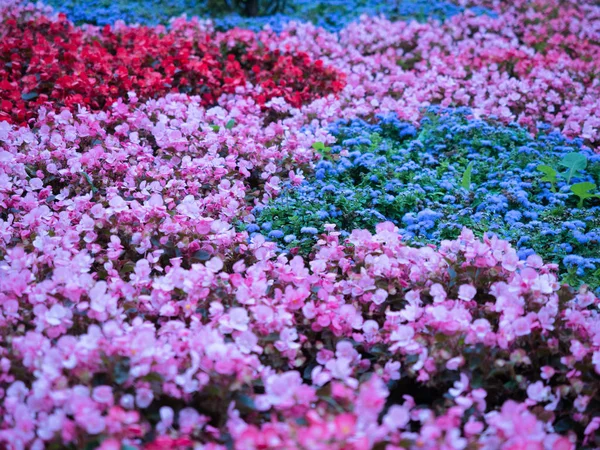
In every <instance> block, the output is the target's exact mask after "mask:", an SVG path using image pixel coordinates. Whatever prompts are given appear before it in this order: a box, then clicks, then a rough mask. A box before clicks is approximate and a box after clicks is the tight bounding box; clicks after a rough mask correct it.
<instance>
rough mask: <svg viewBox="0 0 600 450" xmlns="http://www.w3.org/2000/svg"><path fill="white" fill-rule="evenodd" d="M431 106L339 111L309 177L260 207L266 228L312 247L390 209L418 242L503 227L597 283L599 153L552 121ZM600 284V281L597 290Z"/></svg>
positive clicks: (524, 246)
mask: <svg viewBox="0 0 600 450" xmlns="http://www.w3.org/2000/svg"><path fill="white" fill-rule="evenodd" d="M468 117H469V112H468V111H460V110H450V111H441V112H440V111H434V110H431V112H430V114H429V115H428V116H427V117H425V118H424V119H423V120H422V121H421V124H420V126H419V127H418V128H416V127H415V126H413V125H412V124H410V123H407V122H403V121H400V120H398V119H397V117H395V116H387V117H382V118H380V119H379V120H378V121H377V122H375V123H374V124H369V123H367V122H364V121H362V120H355V121H349V122H346V121H342V122H340V123H337V124H335V125H334V126H333V127H331V129H330V131H331V133H332V134H333V135H334V136H335V139H336V141H335V142H334V143H331V144H328V145H325V144H323V143H322V142H317V143H315V144H313V147H314V148H315V149H316V150H317V151H319V152H320V153H321V154H322V155H323V158H322V159H321V161H319V162H318V163H317V164H316V165H315V167H314V173H313V174H312V175H311V176H310V179H309V180H308V181H307V182H305V183H303V184H301V185H300V186H298V187H295V186H293V184H292V183H291V182H287V185H286V186H285V191H284V192H283V193H282V194H281V195H279V196H278V197H277V198H276V199H275V200H273V201H272V202H270V203H268V204H267V205H259V206H257V207H256V208H255V211H254V212H255V215H256V217H257V221H256V224H250V225H248V226H246V227H245V228H246V229H248V231H251V232H256V231H258V232H261V233H264V234H266V235H268V236H269V237H270V238H272V239H275V240H276V241H277V242H280V243H281V244H283V245H284V246H287V247H288V248H290V249H294V248H300V249H301V250H303V251H304V252H306V251H309V250H310V249H311V247H312V246H313V244H314V242H315V241H316V240H317V239H318V236H317V234H318V233H320V232H323V231H324V225H325V224H335V225H336V226H337V229H339V230H341V231H344V232H345V234H347V233H349V231H351V230H353V229H357V228H361V229H362V228H366V229H370V230H374V229H375V227H376V225H377V224H378V223H380V222H382V221H386V220H390V221H392V222H393V223H394V224H395V225H397V226H398V227H399V229H400V234H401V235H402V236H403V237H404V238H405V240H407V241H409V242H415V243H422V244H423V243H434V244H439V243H440V242H441V241H442V240H443V239H455V238H456V237H457V236H458V235H459V234H460V233H461V230H462V229H463V228H464V227H468V228H470V229H472V230H473V231H475V232H476V234H477V235H478V236H479V237H482V236H483V234H484V233H486V232H489V233H495V234H497V235H498V236H499V237H500V238H502V239H507V240H509V241H511V242H512V243H513V245H515V247H516V248H517V250H518V254H519V257H521V258H522V259H525V258H526V257H527V256H529V255H530V254H532V253H536V254H538V255H540V256H542V257H543V259H544V261H548V262H555V263H558V264H560V267H561V272H562V274H563V279H564V280H566V281H568V282H570V283H571V284H573V285H574V286H575V287H578V286H579V284H580V283H581V282H582V281H583V282H586V283H587V284H588V285H589V286H590V287H591V288H592V289H598V287H600V254H599V253H598V248H599V246H600V190H599V189H598V186H600V155H598V154H596V153H593V152H592V151H590V150H589V149H586V148H584V147H583V146H582V142H581V140H580V139H579V140H574V141H572V140H568V139H565V138H564V136H562V135H561V134H559V133H556V132H552V131H550V130H545V131H540V132H539V134H538V135H537V137H536V138H533V137H531V135H530V134H529V133H528V132H527V131H526V130H525V129H523V128H522V127H519V126H516V125H514V126H503V125H500V124H498V122H497V121H493V120H487V121H484V120H469V119H468ZM598 292H600V291H598Z"/></svg>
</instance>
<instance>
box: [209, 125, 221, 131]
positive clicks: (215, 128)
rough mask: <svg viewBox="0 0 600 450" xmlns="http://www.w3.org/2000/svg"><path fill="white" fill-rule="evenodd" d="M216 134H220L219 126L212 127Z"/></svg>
mask: <svg viewBox="0 0 600 450" xmlns="http://www.w3.org/2000/svg"><path fill="white" fill-rule="evenodd" d="M210 127H211V128H212V130H213V131H214V132H215V133H218V132H219V130H220V129H221V127H220V126H219V125H211V126H210Z"/></svg>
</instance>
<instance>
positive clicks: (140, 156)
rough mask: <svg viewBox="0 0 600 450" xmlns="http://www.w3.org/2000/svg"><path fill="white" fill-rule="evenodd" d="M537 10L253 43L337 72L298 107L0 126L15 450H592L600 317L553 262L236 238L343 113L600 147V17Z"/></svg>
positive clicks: (3, 345)
mask: <svg viewBox="0 0 600 450" xmlns="http://www.w3.org/2000/svg"><path fill="white" fill-rule="evenodd" d="M527 3H528V2H517V3H516V4H515V5H513V6H508V7H507V6H504V5H500V6H498V12H499V16H498V17H497V18H491V17H486V16H483V17H475V16H473V15H470V14H465V15H462V16H458V17H456V18H454V19H451V20H449V21H448V22H446V23H445V24H439V23H433V22H432V23H426V24H417V23H414V22H412V23H403V22H394V23H392V22H389V21H386V20H384V19H373V18H369V19H367V18H365V19H363V20H362V21H361V22H359V23H357V24H354V25H350V26H349V27H348V28H347V29H345V30H343V31H342V32H341V33H340V34H339V35H334V34H328V33H326V32H324V31H323V30H317V29H316V28H314V27H312V26H311V25H306V24H304V25H299V24H292V25H290V26H289V27H288V28H287V30H286V31H284V32H283V33H282V34H280V35H278V36H275V35H274V34H273V33H271V32H269V31H264V32H263V33H264V35H265V36H267V35H268V38H267V37H265V36H263V38H264V39H263V40H264V41H269V40H270V41H269V42H271V43H272V45H273V50H274V49H277V48H280V49H285V51H286V52H291V53H293V52H296V51H302V52H306V53H308V54H309V55H310V56H311V58H313V59H314V60H318V59H321V60H323V61H324V62H325V64H327V65H332V66H335V67H336V68H337V69H338V70H341V71H342V72H345V73H346V76H347V81H348V86H347V87H346V88H344V90H343V91H342V92H341V93H340V94H339V95H338V96H334V95H330V96H327V97H325V98H322V99H319V100H315V101H313V102H311V103H309V104H307V105H305V106H302V107H299V108H296V107H292V106H291V105H289V104H288V103H286V101H285V100H284V99H281V98H275V99H272V100H270V101H269V102H268V105H267V107H268V108H267V109H265V108H263V107H261V105H258V104H257V103H256V102H255V101H254V100H253V97H252V96H248V95H245V94H246V93H247V92H248V91H252V90H256V89H258V90H260V88H259V87H256V86H251V85H248V86H245V87H240V88H239V92H238V93H236V94H226V95H223V96H222V97H221V98H220V99H219V106H216V107H211V108H207V107H206V106H205V105H203V103H202V99H201V98H200V97H190V96H187V95H184V94H169V95H166V96H163V97H158V98H156V99H151V100H147V101H144V102H142V101H139V100H138V98H137V97H136V96H135V95H134V94H133V93H131V94H130V95H129V96H128V97H127V98H124V99H121V100H119V101H117V102H116V103H114V104H113V105H111V106H110V108H108V109H107V110H105V111H89V110H87V109H85V108H80V109H79V110H78V111H75V112H70V111H66V110H65V111H63V112H55V111H47V110H45V109H40V110H39V112H38V114H37V116H36V119H35V122H34V123H32V124H31V127H21V128H20V127H18V126H16V125H10V124H8V123H6V122H0V446H2V447H7V448H10V449H15V450H20V449H29V448H30V449H35V450H42V449H55V448H66V449H80V448H98V449H100V450H131V449H149V450H160V449H190V448H192V449H198V450H200V449H204V450H216V449H231V448H234V449H238V450H246V449H249V450H252V449H257V450H258V449H306V450H309V449H311V450H313V449H314V450H319V449H340V450H342V449H355V450H362V449H365V450H366V449H371V448H376V449H386V450H399V449H405V448H411V449H424V450H425V449H431V450H433V449H443V450H445V449H448V450H450V449H458V450H463V449H465V450H467V449H484V450H496V449H505V450H521V449H533V450H538V449H539V450H570V449H575V448H588V449H593V448H598V447H599V446H600V403H599V402H598V392H599V389H600V309H599V308H600V299H598V298H596V297H595V296H594V295H593V294H592V293H590V292H587V291H586V290H581V291H580V292H573V291H572V290H570V289H569V288H568V287H566V286H561V285H560V284H559V283H558V282H557V278H556V276H555V270H556V267H554V266H553V265H551V264H544V262H543V261H541V259H540V258H539V257H536V256H530V257H529V258H528V259H527V260H526V261H520V260H519V258H518V257H517V254H516V252H515V250H514V249H513V248H511V247H510V245H509V244H508V243H507V242H505V241H501V240H497V239H486V240H484V241H480V240H478V239H476V238H474V236H473V234H472V233H471V232H470V231H469V230H464V231H463V233H462V234H461V236H460V238H459V239H457V240H456V241H444V242H443V243H442V244H441V246H440V247H439V248H432V247H423V248H413V247H409V246H406V245H405V244H403V242H402V238H401V236H399V234H398V232H397V230H396V229H395V227H394V226H393V225H392V224H390V223H382V224H380V225H379V227H378V228H377V230H376V232H375V233H374V234H372V233H369V232H368V231H364V230H355V231H353V232H352V233H351V234H350V236H349V237H347V238H342V236H341V235H340V234H339V233H338V232H337V231H336V230H335V227H333V226H328V227H327V228H328V229H327V232H326V233H325V234H323V235H322V236H321V237H320V240H319V241H318V242H317V244H316V245H315V247H314V248H313V251H312V253H311V254H310V256H309V257H307V258H306V259H303V258H302V257H300V256H294V255H291V254H288V253H281V252H280V251H279V249H278V248H277V246H276V245H275V244H274V243H272V242H269V241H267V240H266V239H264V238H263V237H261V236H255V237H253V238H252V239H250V238H249V236H248V235H247V233H245V232H244V233H240V232H238V231H236V224H237V223H238V222H240V221H242V222H243V221H249V220H252V216H251V210H252V208H253V206H255V205H256V204H257V203H259V202H265V201H268V199H269V198H271V197H274V196H276V195H277V194H278V193H279V192H280V190H281V182H282V180H284V179H287V178H290V179H291V180H293V182H294V183H299V182H301V180H302V178H303V175H302V173H303V170H304V169H305V168H308V167H310V165H311V164H312V163H313V162H314V161H315V160H316V155H315V154H314V152H313V151H312V148H311V145H312V144H313V143H314V142H316V141H321V142H327V140H328V139H329V137H328V132H327V129H326V128H325V125H326V124H327V123H328V122H331V121H333V120H335V119H337V118H340V117H355V116H366V117H369V116H371V115H373V114H375V113H378V112H386V111H396V112H397V113H398V114H400V116H402V117H404V118H409V119H411V120H416V119H417V118H418V117H419V114H420V108H422V107H423V106H427V105H430V104H442V105H445V106H453V105H469V106H472V107H474V109H475V110H476V112H478V113H480V114H496V115H499V116H500V117H503V118H505V119H506V120H518V121H519V122H521V123H523V124H526V125H528V126H531V127H532V129H533V127H534V126H535V123H536V121H538V120H542V121H549V122H551V123H552V124H553V125H555V126H558V127H561V128H562V129H563V130H564V131H565V133H567V134H569V135H572V136H575V135H577V136H582V137H583V138H584V139H586V140H587V141H588V142H590V143H596V144H597V141H598V139H599V137H598V136H599V135H598V132H599V130H598V125H599V119H598V117H600V115H599V114H598V108H599V100H598V99H599V98H600V96H599V92H598V90H599V89H600V85H599V84H598V83H599V82H598V78H597V76H596V75H595V74H597V73H598V61H600V58H598V56H600V55H598V52H599V51H600V50H598V49H599V48H600V47H598V45H597V42H595V40H597V33H598V30H599V29H600V25H599V24H600V8H598V7H592V6H589V5H587V4H578V3H579V2H575V1H573V2H558V1H557V2H553V1H544V2H542V1H538V2H534V3H533V5H532V6H531V7H529V6H527ZM549 11H554V12H556V14H549ZM550 16H551V17H556V18H555V19H552V20H545V19H544V18H546V17H550ZM198 26H206V25H205V24H200V23H199V24H198ZM219 44H223V45H227V43H219ZM274 111H275V112H277V113H278V114H280V116H279V115H278V114H275V115H274V113H273V112H274Z"/></svg>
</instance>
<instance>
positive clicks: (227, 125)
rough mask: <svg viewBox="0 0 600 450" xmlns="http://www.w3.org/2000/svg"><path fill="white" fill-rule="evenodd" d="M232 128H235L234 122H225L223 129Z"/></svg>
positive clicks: (231, 120)
mask: <svg viewBox="0 0 600 450" xmlns="http://www.w3.org/2000/svg"><path fill="white" fill-rule="evenodd" d="M233 127H235V120H233V119H230V120H229V122H227V123H226V124H225V128H227V129H228V130H231V129H232V128H233Z"/></svg>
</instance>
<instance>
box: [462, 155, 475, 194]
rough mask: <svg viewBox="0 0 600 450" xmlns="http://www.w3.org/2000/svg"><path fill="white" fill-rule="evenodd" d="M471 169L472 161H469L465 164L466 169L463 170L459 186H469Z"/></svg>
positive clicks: (467, 187)
mask: <svg viewBox="0 0 600 450" xmlns="http://www.w3.org/2000/svg"><path fill="white" fill-rule="evenodd" d="M472 171H473V161H471V162H470V163H469V165H468V166H467V169H466V170H465V173H464V174H463V176H462V183H461V186H462V187H463V188H464V189H467V190H469V189H470V188H471V172H472Z"/></svg>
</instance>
